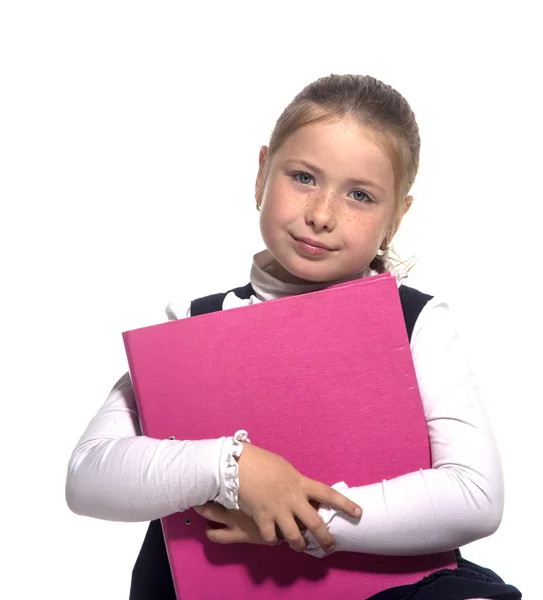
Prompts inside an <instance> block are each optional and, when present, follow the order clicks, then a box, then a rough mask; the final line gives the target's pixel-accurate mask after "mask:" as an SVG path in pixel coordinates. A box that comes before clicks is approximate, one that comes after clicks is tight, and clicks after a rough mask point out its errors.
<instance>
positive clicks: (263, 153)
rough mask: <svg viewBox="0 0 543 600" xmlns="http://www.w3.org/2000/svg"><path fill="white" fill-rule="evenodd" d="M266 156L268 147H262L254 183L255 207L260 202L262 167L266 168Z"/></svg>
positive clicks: (262, 181)
mask: <svg viewBox="0 0 543 600" xmlns="http://www.w3.org/2000/svg"><path fill="white" fill-rule="evenodd" d="M267 155H268V147H267V146H262V147H261V148H260V153H259V155H258V173H257V176H256V182H255V199H256V204H257V207H258V205H259V204H260V202H261V201H262V192H263V191H264V190H263V187H264V167H265V166H266V157H267Z"/></svg>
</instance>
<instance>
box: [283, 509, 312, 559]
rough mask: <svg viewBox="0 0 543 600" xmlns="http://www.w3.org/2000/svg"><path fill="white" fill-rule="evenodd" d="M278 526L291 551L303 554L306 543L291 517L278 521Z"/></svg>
mask: <svg viewBox="0 0 543 600" xmlns="http://www.w3.org/2000/svg"><path fill="white" fill-rule="evenodd" d="M321 522H322V520H321ZM278 526H279V529H280V530H281V534H282V536H283V538H284V539H285V541H286V542H287V543H288V545H289V546H290V547H291V548H292V549H293V550H295V551H296V552H303V551H304V550H305V549H306V547H307V544H306V541H305V540H304V537H303V535H302V534H301V532H300V528H299V527H298V525H297V524H296V521H295V520H294V519H293V518H292V516H291V517H290V518H287V519H282V520H280V521H279V520H278Z"/></svg>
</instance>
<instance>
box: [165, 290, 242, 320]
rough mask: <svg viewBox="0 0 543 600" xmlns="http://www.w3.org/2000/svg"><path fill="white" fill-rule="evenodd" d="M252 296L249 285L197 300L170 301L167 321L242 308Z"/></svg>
mask: <svg viewBox="0 0 543 600" xmlns="http://www.w3.org/2000/svg"><path fill="white" fill-rule="evenodd" d="M253 294H254V291H253V288H252V286H251V284H250V283H249V284H247V285H245V286H241V287H236V288H231V289H229V290H227V291H225V292H219V293H216V294H208V295H207V296H202V297H199V298H193V299H191V300H189V299H188V297H187V296H185V297H184V298H179V299H177V300H172V301H171V302H170V303H169V304H168V305H167V306H166V316H167V317H168V321H175V320H177V319H186V318H188V317H191V316H196V315H198V314H204V313H207V312H213V311H217V310H222V309H223V308H234V307H236V306H242V305H244V304H246V303H248V302H249V301H250V300H251V297H252V295H253Z"/></svg>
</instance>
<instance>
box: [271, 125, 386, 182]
mask: <svg viewBox="0 0 543 600" xmlns="http://www.w3.org/2000/svg"><path fill="white" fill-rule="evenodd" d="M277 158H278V159H279V160H280V161H282V162H284V161H287V160H296V159H302V160H307V161H308V162H311V163H313V164H315V166H317V167H319V168H320V169H321V170H323V171H325V173H326V174H327V175H329V176H338V177H345V178H360V179H365V178H367V179H373V180H374V181H376V182H377V183H379V184H380V185H382V186H383V187H385V189H392V187H393V182H394V170H393V166H392V161H391V159H390V156H389V155H388V153H387V152H386V151H384V150H383V149H382V148H381V147H380V146H379V145H378V144H377V143H376V141H375V134H374V133H373V132H371V131H370V130H369V129H367V128H364V127H363V126H361V125H360V124H359V123H356V122H355V121H353V120H351V119H342V120H340V121H337V122H319V123H312V124H310V125H305V126H304V127H301V128H300V129H298V130H297V131H295V132H294V133H293V134H291V135H290V136H288V138H287V139H286V140H285V142H284V143H283V146H282V147H281V148H280V149H279V151H278V153H277Z"/></svg>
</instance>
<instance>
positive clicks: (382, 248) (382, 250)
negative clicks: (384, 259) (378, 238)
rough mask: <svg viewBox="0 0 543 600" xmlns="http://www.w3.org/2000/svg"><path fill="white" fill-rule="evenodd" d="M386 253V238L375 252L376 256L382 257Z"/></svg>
mask: <svg viewBox="0 0 543 600" xmlns="http://www.w3.org/2000/svg"><path fill="white" fill-rule="evenodd" d="M387 251H388V242H387V240H386V238H385V239H384V240H383V241H382V242H381V245H380V246H379V250H378V251H377V256H383V255H384V254H386V253H387Z"/></svg>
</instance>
